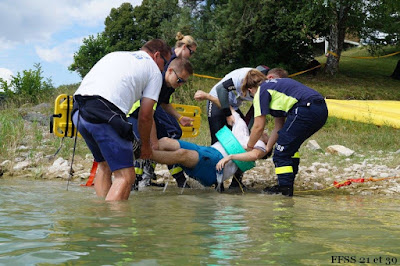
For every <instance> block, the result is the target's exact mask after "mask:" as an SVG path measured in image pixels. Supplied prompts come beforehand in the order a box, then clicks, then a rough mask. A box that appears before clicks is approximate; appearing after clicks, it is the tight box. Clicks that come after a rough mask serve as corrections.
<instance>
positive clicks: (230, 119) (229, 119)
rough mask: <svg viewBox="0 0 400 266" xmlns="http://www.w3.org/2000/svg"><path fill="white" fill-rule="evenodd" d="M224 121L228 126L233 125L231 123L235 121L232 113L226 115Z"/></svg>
mask: <svg viewBox="0 0 400 266" xmlns="http://www.w3.org/2000/svg"><path fill="white" fill-rule="evenodd" d="M226 123H227V124H228V125H230V126H233V124H234V123H235V118H234V117H233V115H230V116H227V117H226Z"/></svg>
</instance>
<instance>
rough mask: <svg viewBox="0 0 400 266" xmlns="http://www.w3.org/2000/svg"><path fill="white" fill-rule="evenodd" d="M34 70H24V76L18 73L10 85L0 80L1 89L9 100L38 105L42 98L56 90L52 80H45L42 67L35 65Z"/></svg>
mask: <svg viewBox="0 0 400 266" xmlns="http://www.w3.org/2000/svg"><path fill="white" fill-rule="evenodd" d="M34 68H35V69H34V70H32V69H29V70H24V71H23V72H22V74H21V73H20V72H18V73H17V75H15V76H12V78H11V81H10V83H9V84H8V83H7V82H6V81H4V80H3V79H0V86H1V87H0V88H1V89H3V91H4V94H5V96H6V97H7V99H10V100H15V101H20V102H25V101H29V102H32V103H35V104H36V103H38V102H39V101H40V97H41V96H43V95H45V94H48V93H49V92H51V91H52V90H54V86H53V84H52V80H51V79H50V78H47V79H46V80H44V77H43V76H42V74H43V71H42V67H41V65H40V64H39V63H37V64H34Z"/></svg>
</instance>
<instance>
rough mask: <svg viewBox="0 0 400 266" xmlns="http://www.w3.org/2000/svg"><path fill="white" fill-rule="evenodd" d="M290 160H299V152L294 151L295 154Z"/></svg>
mask: <svg viewBox="0 0 400 266" xmlns="http://www.w3.org/2000/svg"><path fill="white" fill-rule="evenodd" d="M292 158H294V159H298V158H300V152H298V151H296V152H295V153H294V154H293V156H292Z"/></svg>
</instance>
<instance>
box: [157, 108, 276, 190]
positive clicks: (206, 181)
mask: <svg viewBox="0 0 400 266" xmlns="http://www.w3.org/2000/svg"><path fill="white" fill-rule="evenodd" d="M232 115H233V116H234V119H235V122H234V124H233V127H232V133H233V135H234V136H235V137H236V139H237V140H238V141H239V142H240V144H241V146H242V147H243V148H244V149H246V148H247V142H248V140H249V129H248V128H247V125H246V123H245V121H244V120H243V119H242V118H241V117H240V115H239V114H238V113H237V112H235V111H234V110H232ZM267 141H268V136H267V134H263V135H262V137H261V138H260V140H259V141H257V143H256V145H255V146H254V149H252V150H251V151H248V152H244V153H241V154H234V155H228V154H227V152H226V151H225V149H224V148H223V147H222V145H221V143H220V142H216V143H214V144H213V145H212V146H200V145H197V144H194V143H190V142H187V141H183V140H175V139H170V138H162V139H160V140H159V150H153V156H152V160H154V161H156V162H158V163H162V164H167V165H172V164H179V165H181V167H182V169H183V170H184V171H185V173H186V174H187V175H188V176H190V177H192V178H194V179H196V180H197V181H199V182H200V183H201V184H202V185H203V186H206V187H209V186H212V185H213V184H217V173H218V170H217V165H218V168H219V169H222V171H223V177H222V181H224V180H227V179H229V178H231V177H232V176H233V174H234V173H235V172H236V170H237V168H238V166H237V165H236V164H235V163H234V162H233V161H232V160H240V161H255V160H257V159H261V158H263V157H264V156H265V155H266V154H267V152H266V143H267Z"/></svg>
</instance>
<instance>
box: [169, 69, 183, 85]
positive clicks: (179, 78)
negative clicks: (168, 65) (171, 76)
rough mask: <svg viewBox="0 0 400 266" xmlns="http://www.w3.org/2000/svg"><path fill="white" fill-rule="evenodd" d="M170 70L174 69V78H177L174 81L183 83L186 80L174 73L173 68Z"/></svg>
mask: <svg viewBox="0 0 400 266" xmlns="http://www.w3.org/2000/svg"><path fill="white" fill-rule="evenodd" d="M172 71H174V73H175V75H176V78H177V81H176V82H178V83H179V84H180V83H185V82H186V80H184V79H183V78H181V77H179V76H178V74H177V73H176V71H175V69H172Z"/></svg>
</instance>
